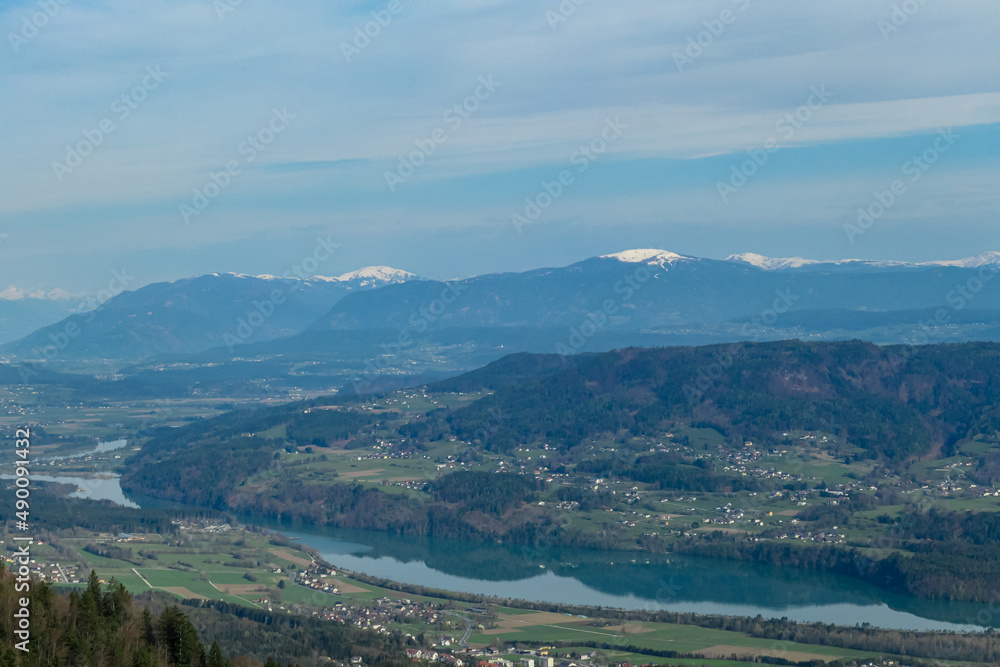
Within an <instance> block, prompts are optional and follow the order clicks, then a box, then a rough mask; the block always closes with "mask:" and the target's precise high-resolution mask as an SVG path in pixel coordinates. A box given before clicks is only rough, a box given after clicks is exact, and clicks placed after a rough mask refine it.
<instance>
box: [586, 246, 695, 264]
mask: <svg viewBox="0 0 1000 667" xmlns="http://www.w3.org/2000/svg"><path fill="white" fill-rule="evenodd" d="M601 259H617V260H618V261H619V262H627V263H629V264H648V265H650V266H663V265H664V264H673V263H674V262H676V261H677V260H681V259H691V258H690V257H685V256H684V255H678V254H677V253H675V252H670V251H668V250H657V249H653V248H637V249H635V250H623V251H622V252H616V253H613V254H611V255H601Z"/></svg>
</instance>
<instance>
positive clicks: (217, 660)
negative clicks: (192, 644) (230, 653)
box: [208, 642, 229, 667]
mask: <svg viewBox="0 0 1000 667" xmlns="http://www.w3.org/2000/svg"><path fill="white" fill-rule="evenodd" d="M208 667H229V661H228V660H226V658H225V656H223V655H222V649H221V648H219V643H218V642H212V648H211V649H209V651H208Z"/></svg>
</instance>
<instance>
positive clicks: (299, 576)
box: [292, 565, 340, 595]
mask: <svg viewBox="0 0 1000 667" xmlns="http://www.w3.org/2000/svg"><path fill="white" fill-rule="evenodd" d="M336 574H337V572H336V571H335V570H330V569H328V568H325V567H323V566H321V565H316V566H313V567H310V568H309V569H307V570H299V571H298V572H296V573H295V574H293V575H292V580H293V581H295V583H297V584H298V585H299V586H305V587H306V588H311V589H313V590H314V591H322V592H323V593H329V594H330V595H340V589H339V588H338V587H337V582H336V581H331V580H330V577H333V576H335V575H336Z"/></svg>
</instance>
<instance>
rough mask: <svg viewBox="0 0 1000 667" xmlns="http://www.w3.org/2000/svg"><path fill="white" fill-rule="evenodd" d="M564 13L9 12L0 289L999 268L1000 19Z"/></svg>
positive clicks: (914, 12)
mask: <svg viewBox="0 0 1000 667" xmlns="http://www.w3.org/2000/svg"><path fill="white" fill-rule="evenodd" d="M577 1H579V0H577ZM562 6H563V7H564V8H568V7H572V8H573V11H572V13H570V12H568V11H565V12H563V13H562V14H560V13H559V11H560V10H559V7H560V4H559V3H558V2H544V1H543V2H522V1H519V0H506V1H504V2H499V1H494V0H463V1H461V2H458V1H453V0H439V1H437V2H434V3H417V2H412V1H410V0H398V4H395V3H391V2H390V1H389V0H383V1H380V2H349V1H346V2H345V1H339V2H336V3H330V2H318V1H313V0H303V1H301V2H296V3H281V4H279V3H273V2H272V3H263V2H260V1H259V0H242V1H239V0H218V1H213V0H194V1H187V0H169V1H161V0H144V1H143V2H141V3H136V2H125V1H123V0H122V1H119V0H108V1H105V2H94V1H92V0H67V1H66V2H65V3H63V2H60V1H59V0H49V1H48V2H41V3H39V2H37V1H36V2H13V3H12V2H0V32H2V34H3V36H4V39H3V44H0V50H3V51H4V56H3V58H0V84H2V88H0V89H2V90H3V94H4V102H3V104H2V105H0V123H2V127H3V128H4V132H3V133H2V139H0V142H2V143H0V151H2V155H3V159H2V160H0V234H2V235H3V236H2V237H0V288H2V287H6V286H7V285H15V286H17V287H19V288H22V289H24V290H28V291H30V290H36V289H53V288H64V289H68V290H70V291H73V292H88V291H96V290H98V289H100V288H101V287H103V286H104V285H105V284H106V283H107V282H108V280H109V279H110V278H111V277H112V272H113V271H115V270H120V269H122V268H125V269H127V270H128V272H129V273H130V274H131V275H134V276H135V282H134V283H133V285H131V287H138V286H139V285H141V284H145V283H148V282H154V281H158V280H169V279H175V278H179V277H183V276H189V275H195V274H199V273H206V272H213V271H236V272H244V273H274V274H282V273H284V272H286V271H287V270H288V268H289V267H290V266H292V265H293V264H294V263H296V262H298V261H300V260H301V259H302V258H304V257H307V256H310V255H311V254H312V251H313V249H314V248H315V246H316V243H317V240H316V239H317V238H324V239H332V240H333V241H335V242H336V243H339V244H340V248H339V250H338V252H337V253H336V254H335V256H334V257H333V258H331V259H330V260H329V261H327V262H325V263H324V265H322V266H321V267H320V268H319V269H318V272H319V273H321V274H325V275H337V274H340V273H344V272H346V271H349V270H353V269H356V268H359V267H361V266H365V265H370V264H388V265H391V266H395V267H398V268H402V269H406V270H410V271H413V272H415V273H418V274H421V275H424V276H427V277H433V278H449V277H455V276H464V275H470V274H475V273H484V272H491V271H503V270H524V269H528V268H534V267H537V266H544V265H561V264H568V263H571V262H573V261H576V260H579V259H582V258H585V257H588V256H592V255H596V254H606V253H610V252H615V251H618V250H622V249H625V248H631V247H658V248H665V249H668V250H672V251H675V252H680V253H685V254H692V255H698V256H705V257H719V258H721V257H725V256H727V255H729V254H732V253H738V252H757V253H761V254H765V255H772V256H789V255H793V256H794V255H798V256H805V257H811V258H817V259H833V258H843V257H866V258H878V259H903V260H932V259H954V258H959V257H964V256H968V255H973V254H976V253H979V252H981V251H984V250H994V249H1000V234H998V233H997V211H998V210H1000V189H998V188H997V182H998V176H1000V165H998V159H997V158H998V155H1000V151H998V149H1000V40H997V39H996V35H997V34H998V31H1000V5H998V4H997V3H989V2H981V1H978V0H949V2H947V3H944V2H932V1H931V0H925V1H924V2H920V1H919V0H908V1H907V2H898V1H897V0H892V1H889V0H843V1H841V2H837V3H803V2H801V1H795V0H768V2H763V1H762V0H713V1H705V0H690V1H687V0H677V1H673V0H672V1H670V2H664V1H663V0H657V1H647V0H633V1H630V2H625V3H612V2H607V1H603V2H602V1H600V0H586V1H583V2H581V4H579V5H576V4H575V2H574V0H565V2H563V3H562ZM894 7H897V8H898V9H897V10H896V11H895V17H894ZM380 20H381V21H380ZM366 28H367V30H368V31H369V33H370V34H372V35H374V36H373V37H370V38H367V42H366V41H365V39H366V38H364V37H358V33H359V31H360V32H362V33H363V31H364V30H365V29H366ZM699 42H700V45H699ZM345 45H346V46H345ZM477 95H478V96H477ZM123 96H124V97H123ZM456 105H459V108H458V109H457V110H456V109H455V107H456ZM789 114H791V117H789ZM796 114H798V115H797V117H796ZM612 126H613V127H614V128H616V129H611V130H609V127H612ZM944 128H951V132H950V134H949V135H948V136H949V139H948V141H947V142H942V141H940V140H939V139H938V138H939V137H940V136H941V135H939V130H940V129H944ZM602 135H603V136H602ZM248 137H256V139H255V140H253V141H248ZM769 140H770V141H773V143H769ZM254 142H256V145H254ZM935 142H937V144H936V147H935ZM81 143H82V146H81ZM765 145H767V146H770V147H771V149H772V150H771V151H770V152H767V151H764V150H763V148H764V147H765ZM588 146H589V147H590V149H589V150H590V151H591V152H590V153H589V154H588V153H586V152H584V151H581V148H585V147H588ZM429 147H433V150H430V148H429ZM68 148H71V149H72V150H73V151H76V150H77V148H81V149H82V150H81V151H78V152H87V153H88V154H87V155H86V156H81V157H80V159H79V163H78V164H75V158H73V157H72V156H71V155H70V154H69V153H71V152H72V151H68ZM415 151H416V153H415ZM747 151H752V152H753V153H748V152H747ZM925 152H927V155H928V156H929V157H932V158H933V164H927V165H925V166H926V169H923V168H921V169H920V177H919V178H917V179H916V180H914V176H913V174H914V173H915V172H913V169H912V166H913V163H912V162H911V161H912V159H913V157H914V156H920V155H922V154H924V153H925ZM753 155H756V156H757V157H758V160H757V164H750V165H747V164H746V163H747V161H748V160H752V159H753ZM762 155H763V156H764V157H766V159H763V158H762V157H761V156H762ZM401 158H404V159H406V160H407V161H411V162H420V163H421V164H420V165H419V166H416V167H415V168H414V169H413V170H412V174H411V173H410V172H409V169H408V168H407V167H403V168H401V167H400V159H401ZM54 163H58V164H54ZM71 163H73V164H71ZM908 166H909V167H910V169H909V171H907V167H908ZM741 168H742V169H744V171H745V172H747V173H750V175H749V176H748V177H746V180H745V182H743V181H741V180H740V178H739V177H738V176H737V177H734V176H733V170H734V169H736V170H737V171H738V170H740V169H741ZM227 169H228V170H229V171H230V172H231V173H229V174H226V173H225V172H226V171H227ZM213 173H214V174H215V182H216V183H213V177H212V174H213ZM387 173H388V174H395V176H391V175H390V176H388V177H387ZM561 176H562V177H564V178H565V179H566V181H565V185H563V186H560V188H556V186H555V185H553V183H556V184H558V181H559V179H560V177H561ZM733 178H735V179H736V180H735V181H734V180H731V179H733ZM896 180H900V181H903V182H904V183H905V192H903V194H901V195H900V196H898V197H896V198H895V201H893V202H892V204H891V205H890V206H888V207H886V210H885V212H884V214H882V215H881V216H880V217H879V218H878V219H877V220H876V221H875V223H874V224H873V225H871V226H870V227H869V228H868V229H866V230H865V232H864V234H862V235H860V236H854V237H852V236H851V235H850V234H847V233H846V232H845V225H851V224H855V223H856V220H857V218H858V208H859V207H862V208H869V207H871V206H872V204H873V202H875V201H876V200H877V198H878V195H877V193H879V192H884V191H886V190H887V189H889V188H890V187H891V185H892V183H893V182H894V181H896ZM217 183H224V187H219V186H218V185H216V184H217ZM546 183H547V184H549V185H548V189H549V192H548V193H546V187H545V184H546ZM720 183H729V184H730V185H732V184H733V183H738V187H735V188H734V189H733V190H728V189H727V188H726V187H725V186H724V185H722V186H720ZM206 188H207V189H208V192H209V193H210V194H215V195H216V196H214V197H208V196H205V198H204V199H200V200H199V195H197V194H196V191H197V192H199V193H201V194H202V196H204V195H205V191H206ZM216 188H217V189H216ZM557 190H558V192H557ZM553 192H557V194H556V196H554V197H553V196H552V195H551V193H553ZM720 192H721V194H720ZM547 197H548V198H547ZM550 199H551V203H549V200H550ZM526 200H534V201H535V203H536V204H547V205H546V206H540V207H539V209H538V211H532V210H531V209H530V207H529V205H528V202H527V201H526ZM202 204H204V206H203V207H202V208H199V205H202ZM185 207H187V208H185ZM185 210H186V211H187V214H185ZM192 210H194V211H196V213H192ZM526 213H537V216H534V219H532V220H526V218H525V217H524V216H525V215H526ZM519 215H520V216H522V217H521V218H520V219H521V220H522V222H524V221H527V222H528V223H529V224H516V221H517V220H518V218H517V217H516V216H519Z"/></svg>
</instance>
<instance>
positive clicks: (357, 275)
mask: <svg viewBox="0 0 1000 667" xmlns="http://www.w3.org/2000/svg"><path fill="white" fill-rule="evenodd" d="M416 277H417V276H416V275H415V274H413V273H410V272H409V271H401V270H399V269H394V268H392V267H391V266H366V267H365V268H363V269H358V270H357V271H351V272H350V273H345V274H343V275H342V276H339V277H338V278H337V280H339V281H341V282H354V281H361V282H374V283H384V284H386V285H390V284H393V283H401V282H405V281H407V280H413V279H414V278H416Z"/></svg>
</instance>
